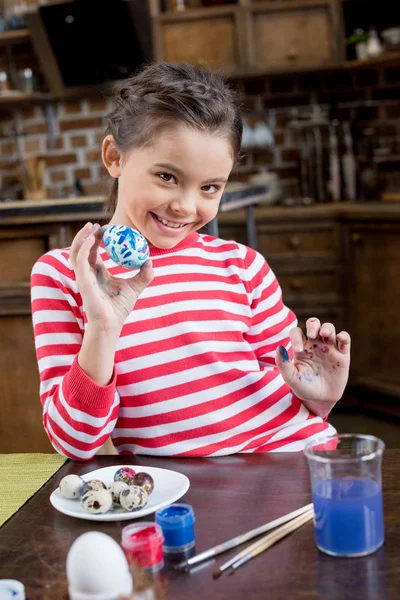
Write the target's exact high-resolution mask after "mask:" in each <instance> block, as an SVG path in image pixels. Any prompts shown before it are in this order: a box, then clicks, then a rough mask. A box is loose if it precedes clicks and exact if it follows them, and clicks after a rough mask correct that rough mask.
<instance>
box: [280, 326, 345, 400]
mask: <svg viewBox="0 0 400 600" xmlns="http://www.w3.org/2000/svg"><path fill="white" fill-rule="evenodd" d="M306 327H307V339H306V338H305V336H304V334H303V332H302V330H301V329H300V327H294V328H293V329H292V330H291V331H290V340H291V342H292V347H293V352H294V360H293V361H291V360H290V358H289V354H288V352H287V350H286V349H285V348H284V347H283V346H278V348H277V352H276V364H277V366H278V368H279V370H280V372H281V374H282V377H283V379H284V380H285V382H286V383H287V384H288V386H289V387H290V388H291V390H292V392H293V393H294V394H295V395H296V396H297V397H298V398H299V399H300V400H304V401H305V402H306V401H310V402H321V403H322V402H329V403H335V402H337V401H338V400H340V398H341V397H342V394H343V392H344V389H345V387H346V384H347V379H348V376H349V368H350V336H349V334H348V333H347V332H346V331H341V332H340V333H338V334H336V331H335V327H334V326H333V325H332V323H324V324H323V325H321V323H320V321H319V320H318V319H314V318H313V319H308V321H307V323H306Z"/></svg>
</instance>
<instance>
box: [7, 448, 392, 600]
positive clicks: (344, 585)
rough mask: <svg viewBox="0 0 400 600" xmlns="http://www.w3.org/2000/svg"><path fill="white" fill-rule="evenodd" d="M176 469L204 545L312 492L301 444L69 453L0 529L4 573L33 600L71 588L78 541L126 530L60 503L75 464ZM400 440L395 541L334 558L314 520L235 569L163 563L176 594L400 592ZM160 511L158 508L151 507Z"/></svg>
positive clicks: (378, 599) (387, 599) (377, 596)
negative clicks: (189, 455)
mask: <svg viewBox="0 0 400 600" xmlns="http://www.w3.org/2000/svg"><path fill="white" fill-rule="evenodd" d="M131 462H132V463H133V464H140V465H142V466H143V467H145V466H146V465H148V466H156V467H164V468H169V469H174V470H177V471H180V472H182V473H184V474H185V475H187V476H188V477H189V479H190V481H191V486H190V489H189V490H188V492H187V493H186V495H185V496H184V498H183V501H185V502H187V503H190V504H191V505H192V506H193V508H194V511H195V515H196V525H195V530H196V548H197V551H198V552H200V551H202V550H205V549H207V548H209V547H211V546H213V545H215V544H216V543H219V542H222V541H225V540H227V539H228V538H231V537H233V536H234V535H237V534H239V533H242V532H245V531H248V530H249V529H252V528H253V527H257V526H259V525H261V524H262V523H264V522H266V521H269V520H271V519H273V518H276V517H278V516H281V515H283V514H285V513H287V512H289V511H292V510H294V509H296V508H298V507H300V506H302V505H304V504H307V503H309V502H310V499H311V497H310V487H309V477H308V467H307V464H306V459H305V457H304V456H303V455H302V454H297V453H296V454H284V453H282V454H264V455H263V454H259V455H235V456H231V457H224V458H215V459H185V460H183V459H172V458H171V459H159V458H150V457H144V456H139V457H126V456H125V457H104V456H102V457H96V458H95V459H93V460H91V461H89V462H86V463H77V462H71V461H69V462H68V463H66V464H65V465H64V466H63V467H62V468H61V469H60V471H58V472H57V473H56V474H55V475H54V477H53V478H52V479H51V480H50V481H49V482H48V483H47V484H46V485H45V486H44V487H43V488H42V489H41V490H40V491H39V492H38V493H37V494H36V495H35V496H34V497H33V498H31V500H30V501H29V502H28V503H27V504H26V505H25V506H24V507H23V508H22V509H21V510H20V511H19V512H18V513H17V514H15V515H14V516H13V517H12V518H11V519H10V520H9V521H8V522H7V523H5V525H4V526H3V527H2V528H1V529H0V578H10V579H11V578H13V579H19V580H21V581H22V582H23V583H24V584H25V586H26V591H27V600H36V599H38V600H39V599H40V600H47V599H55V600H64V598H67V597H68V596H67V591H66V590H67V583H66V576H65V561H66V557H67V553H68V550H69V547H70V546H71V544H72V542H73V541H74V540H75V539H76V538H77V537H78V535H80V534H81V533H84V532H86V531H91V530H98V531H103V532H105V533H107V534H109V535H111V536H112V537H113V538H115V539H116V540H118V541H119V540H120V532H121V528H122V526H123V525H126V523H127V522H110V523H94V522H92V521H84V520H79V519H74V518H72V517H68V516H65V515H63V514H61V513H58V512H57V511H56V510H55V509H53V507H52V506H51V505H50V502H49V495H50V493H51V492H52V490H53V489H54V488H55V487H56V486H57V485H58V482H59V481H60V479H61V478H62V477H63V476H64V475H67V474H68V473H81V474H83V473H86V472H88V471H91V470H93V469H96V468H99V467H102V466H107V465H113V464H125V463H131ZM399 482H400V450H388V451H386V453H385V456H384V466H383V484H384V503H385V527H386V542H385V545H384V546H383V548H381V549H380V550H378V551H377V552H376V553H375V554H372V555H370V556H367V557H364V558H355V559H345V558H333V557H329V556H326V555H325V554H323V553H321V552H319V551H318V550H317V548H316V546H315V542H314V537H313V526H312V523H308V524H306V525H305V526H303V527H302V528H301V529H299V530H298V531H296V532H295V533H294V534H292V535H291V536H289V537H287V538H286V539H284V540H282V541H281V542H279V543H278V544H277V545H275V546H273V547H272V548H271V549H270V550H268V551H267V552H266V553H264V554H262V555H260V556H259V557H257V558H256V559H253V560H252V561H251V562H250V563H249V564H247V565H246V566H244V567H242V568H241V569H240V570H238V571H237V572H236V573H235V574H234V575H233V576H230V575H228V574H224V575H223V576H222V577H220V578H219V579H218V580H214V579H213V578H212V571H213V570H214V569H215V568H216V566H217V564H221V563H222V562H223V561H225V560H227V556H228V555H227V554H224V555H221V556H220V557H219V559H218V561H215V562H214V563H212V564H210V563H208V564H204V565H199V566H198V567H197V568H195V569H194V570H193V571H192V572H191V573H190V574H182V573H178V572H176V571H174V570H172V569H166V570H164V571H163V572H162V574H161V576H160V579H159V583H160V582H161V584H162V586H163V589H164V593H165V595H166V597H167V598H170V599H171V600H192V599H193V600H194V599H202V598H205V599H207V600H220V599H227V600H228V599H229V600H235V599H239V598H240V599H245V600H258V599H260V600H261V599H268V600H275V599H276V600H280V599H285V600H297V599H299V600H300V599H301V600H313V599H320V600H343V599H346V598H349V599H350V598H351V599H352V600H353V599H354V598H361V599H362V600H391V599H393V600H394V599H395V598H396V599H398V598H399V597H400V550H399V540H400V483H399ZM151 518H152V517H151Z"/></svg>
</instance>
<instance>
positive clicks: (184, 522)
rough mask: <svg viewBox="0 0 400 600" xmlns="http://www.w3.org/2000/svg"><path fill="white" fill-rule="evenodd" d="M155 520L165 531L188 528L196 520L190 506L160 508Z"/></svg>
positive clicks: (179, 505)
mask: <svg viewBox="0 0 400 600" xmlns="http://www.w3.org/2000/svg"><path fill="white" fill-rule="evenodd" d="M155 520H156V523H159V524H160V525H161V527H162V528H163V530H165V529H181V528H182V527H188V526H189V525H193V523H194V522H195V520H196V519H195V516H194V512H193V508H192V507H191V506H190V504H171V506H167V507H166V508H160V509H159V510H158V511H157V512H156V515H155Z"/></svg>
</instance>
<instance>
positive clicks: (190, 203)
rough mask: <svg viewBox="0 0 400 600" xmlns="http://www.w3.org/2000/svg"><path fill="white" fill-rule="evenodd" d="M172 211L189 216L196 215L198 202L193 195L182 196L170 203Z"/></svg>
mask: <svg viewBox="0 0 400 600" xmlns="http://www.w3.org/2000/svg"><path fill="white" fill-rule="evenodd" d="M170 207H171V210H173V211H174V212H175V213H177V214H180V215H184V216H189V215H193V214H195V213H196V200H195V198H194V195H193V194H189V193H186V194H181V195H180V196H179V198H175V199H174V200H172V202H171V203H170Z"/></svg>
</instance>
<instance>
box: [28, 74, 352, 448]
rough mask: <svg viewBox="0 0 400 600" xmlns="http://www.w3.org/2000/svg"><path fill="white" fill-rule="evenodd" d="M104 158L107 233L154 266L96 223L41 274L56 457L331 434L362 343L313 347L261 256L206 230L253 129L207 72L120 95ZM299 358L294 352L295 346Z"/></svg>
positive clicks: (46, 399) (38, 313) (40, 355)
mask: <svg viewBox="0 0 400 600" xmlns="http://www.w3.org/2000/svg"><path fill="white" fill-rule="evenodd" d="M114 102H115V103H114V109H113V111H112V112H111V113H110V114H109V115H108V117H107V122H108V129H107V132H106V133H107V135H106V137H105V139H104V141H103V146H102V158H103V162H104V165H105V167H106V168H107V170H108V172H109V174H110V176H111V177H112V178H113V179H114V187H113V192H112V194H111V197H110V198H109V202H108V205H109V209H110V210H111V212H112V217H111V220H110V224H115V225H127V226H130V227H133V228H134V229H136V230H138V231H140V232H141V233H142V235H143V236H144V237H145V238H146V239H147V241H148V243H149V246H150V260H148V261H147V262H146V263H145V264H144V265H143V267H142V268H141V269H140V270H138V271H134V272H132V271H126V270H125V269H123V268H122V267H119V266H118V265H117V264H116V263H114V262H113V261H112V260H111V259H110V258H109V257H108V255H107V254H106V252H105V250H104V247H103V246H102V232H103V229H102V228H100V226H99V225H98V224H95V225H92V224H91V223H87V224H86V225H85V227H83V229H82V230H81V231H79V232H78V234H77V235H76V237H75V239H74V240H73V242H72V245H71V248H66V249H61V250H51V251H50V252H48V253H47V254H45V255H44V256H43V257H42V258H41V259H39V260H38V261H37V263H36V264H35V266H34V269H33V272H32V311H33V323H34V332H35V344H36V351H37V359H38V365H39V372H40V380H41V384H40V395H41V402H42V405H43V423H44V427H45V430H46V432H47V434H48V436H49V438H50V440H51V442H52V444H53V446H54V448H55V449H56V450H57V451H58V452H60V453H62V454H65V455H66V456H69V457H71V458H74V459H80V460H85V459H89V458H91V457H92V456H93V455H94V454H95V453H96V452H98V451H99V449H100V448H101V447H102V446H103V444H104V443H105V442H106V441H107V440H108V439H109V438H110V437H111V439H112V442H113V445H114V446H115V448H116V450H117V452H118V453H121V454H131V453H137V454H153V455H162V456H168V455H174V456H210V455H213V456H216V455H225V454H232V453H236V452H268V451H297V450H302V449H303V448H304V445H305V443H306V442H307V441H308V440H310V439H311V438H314V437H316V436H317V435H319V434H321V433H323V434H332V433H334V429H333V428H332V427H331V426H330V425H329V424H328V423H327V422H326V420H325V418H326V416H327V415H328V414H329V411H330V410H331V408H332V407H333V406H334V404H335V403H336V402H337V401H338V400H339V399H340V397H341V396H342V393H343V391H344V388H345V385H346V382H347V377H348V370H349V361H350V338H349V335H348V334H347V333H346V332H341V333H338V334H336V332H335V328H334V326H333V325H332V324H331V323H325V324H323V325H321V323H320V322H319V321H318V320H317V319H315V318H314V319H313V318H311V319H309V321H308V322H307V332H306V334H307V338H306V337H305V336H304V334H303V332H302V331H301V329H299V328H297V327H296V319H295V316H294V314H293V313H292V312H291V311H290V310H289V309H288V308H287V307H286V306H285V305H284V304H283V302H282V296H281V290H280V287H279V284H278V282H277V280H276V278H275V276H274V274H273V272H272V271H271V269H270V268H269V266H268V265H267V263H266V262H265V259H264V258H263V257H262V256H261V255H260V254H259V253H257V252H256V251H255V250H253V249H251V248H248V247H246V246H244V245H241V244H238V243H237V242H235V241H225V240H222V239H219V238H215V237H212V236H210V235H207V234H200V233H198V231H199V230H200V229H201V228H202V227H203V226H204V225H206V224H207V223H208V222H210V221H211V220H212V219H213V218H214V217H215V216H216V215H217V212H218V207H219V204H220V200H221V196H222V194H223V191H224V187H225V185H226V182H227V180H228V178H229V175H230V173H231V171H232V168H233V167H234V165H235V161H236V159H237V156H238V153H239V150H240V142H241V133H242V123H241V117H240V110H239V106H238V104H237V101H236V98H235V94H234V92H233V91H232V90H231V89H230V88H229V87H228V86H227V85H226V84H225V83H224V81H223V80H222V79H221V78H220V77H219V76H216V75H214V74H212V73H211V72H209V71H208V70H205V69H198V68H195V67H193V66H190V65H173V64H157V65H150V66H147V67H146V68H144V69H143V71H142V72H140V73H139V74H138V75H136V76H135V77H133V78H131V79H128V80H125V81H124V82H123V83H122V84H120V85H119V86H118V87H117V89H116V93H115V97H114ZM292 348H294V350H293V349H292Z"/></svg>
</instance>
